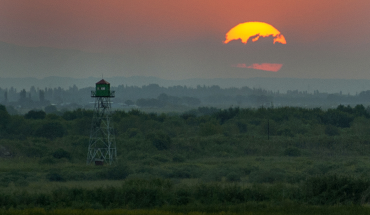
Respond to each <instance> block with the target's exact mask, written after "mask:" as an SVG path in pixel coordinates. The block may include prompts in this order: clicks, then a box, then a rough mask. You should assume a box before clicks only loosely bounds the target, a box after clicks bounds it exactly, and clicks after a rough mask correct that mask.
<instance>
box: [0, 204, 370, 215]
mask: <svg viewBox="0 0 370 215" xmlns="http://www.w3.org/2000/svg"><path fill="white" fill-rule="evenodd" d="M216 208H217V207H216ZM0 213H1V214H3V215H20V214H27V215H49V214H50V215H67V214H68V215H84V214H86V215H184V214H188V215H237V214H245V215H267V214H274V215H289V214H292V215H293V214H294V215H312V214H315V215H321V214H322V215H332V214H333V215H334V214H335V215H342V214H343V215H347V214H356V215H362V214H369V213H370V208H369V207H354V206H329V207H328V206H326V207H324V206H321V207H317V206H298V205H291V204H289V203H288V204H285V205H283V206H267V205H265V204H260V205H248V204H247V205H244V206H238V207H234V208H225V210H222V209H219V210H218V211H215V209H214V208H212V209H209V208H202V207H200V208H198V209H196V208H195V207H192V208H177V209H176V210H171V209H152V210H142V209H140V210H127V209H113V210H97V209H86V210H80V209H58V210H45V209H43V208H31V209H24V210H14V209H10V210H0Z"/></svg>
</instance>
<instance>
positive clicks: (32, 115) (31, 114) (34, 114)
mask: <svg viewBox="0 0 370 215" xmlns="http://www.w3.org/2000/svg"><path fill="white" fill-rule="evenodd" d="M45 116H46V113H45V112H44V111H42V110H30V111H28V113H26V114H25V115H24V118H26V119H44V118H45Z"/></svg>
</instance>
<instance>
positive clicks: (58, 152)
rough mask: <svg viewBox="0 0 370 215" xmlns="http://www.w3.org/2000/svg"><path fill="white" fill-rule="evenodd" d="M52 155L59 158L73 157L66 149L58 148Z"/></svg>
mask: <svg viewBox="0 0 370 215" xmlns="http://www.w3.org/2000/svg"><path fill="white" fill-rule="evenodd" d="M52 155H53V157H54V158H57V159H61V158H67V159H70V158H71V154H70V153H69V152H67V151H66V150H64V149H57V150H56V151H55V152H54V153H53V154H52Z"/></svg>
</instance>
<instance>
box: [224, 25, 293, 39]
mask: <svg viewBox="0 0 370 215" xmlns="http://www.w3.org/2000/svg"><path fill="white" fill-rule="evenodd" d="M269 36H272V37H274V44H275V43H276V42H278V43H281V44H286V40H285V37H284V36H283V35H282V34H281V33H280V31H278V30H277V29H276V28H274V27H273V26H272V25H270V24H267V23H264V22H245V23H241V24H239V25H237V26H235V27H234V28H232V29H231V30H230V31H229V32H227V34H226V40H225V41H224V43H225V44H227V43H229V42H230V41H232V40H239V39H240V40H241V41H242V43H244V44H247V42H248V40H249V39H250V38H252V41H253V42H256V41H257V40H258V39H259V38H260V37H269Z"/></svg>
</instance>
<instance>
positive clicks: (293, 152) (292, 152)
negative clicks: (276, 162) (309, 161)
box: [284, 147, 301, 157]
mask: <svg viewBox="0 0 370 215" xmlns="http://www.w3.org/2000/svg"><path fill="white" fill-rule="evenodd" d="M284 155H285V156H291V157H298V156H301V151H300V150H299V149H298V148H296V147H288V148H286V149H285V150H284Z"/></svg>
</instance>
